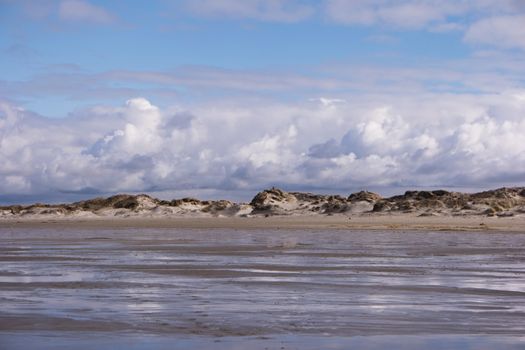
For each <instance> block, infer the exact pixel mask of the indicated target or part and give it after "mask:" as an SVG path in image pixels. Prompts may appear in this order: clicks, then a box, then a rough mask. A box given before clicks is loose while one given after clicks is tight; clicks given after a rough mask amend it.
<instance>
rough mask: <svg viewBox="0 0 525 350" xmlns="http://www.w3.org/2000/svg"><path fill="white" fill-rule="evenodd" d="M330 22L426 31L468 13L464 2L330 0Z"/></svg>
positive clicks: (328, 5) (328, 6) (327, 7)
mask: <svg viewBox="0 0 525 350" xmlns="http://www.w3.org/2000/svg"><path fill="white" fill-rule="evenodd" d="M325 6H326V14H327V16H328V18H329V19H331V20H333V21H335V22H339V23H343V24H358V25H374V24H386V25H392V26H395V27H402V28H415V29H417V28H423V27H425V26H427V25H428V24H430V23H436V22H445V21H446V19H447V17H448V16H450V15H456V14H460V13H462V12H465V11H466V10H467V9H468V7H466V6H465V2H462V1H459V2H458V1H432V0H429V1H428V0H427V1H415V0H404V1H392V0H327V1H326V5H325Z"/></svg>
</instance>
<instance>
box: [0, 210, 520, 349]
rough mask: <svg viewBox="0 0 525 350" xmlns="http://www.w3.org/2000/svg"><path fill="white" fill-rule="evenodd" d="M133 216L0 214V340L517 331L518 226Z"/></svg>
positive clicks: (447, 338) (507, 337) (374, 339)
mask: <svg viewBox="0 0 525 350" xmlns="http://www.w3.org/2000/svg"><path fill="white" fill-rule="evenodd" d="M238 220H243V219H238ZM250 220H251V219H250ZM261 220H267V219H266V218H265V219H261ZM338 220H340V219H338ZM352 220H353V219H352ZM497 220H498V219H495V222H499V221H497ZM349 221H350V220H349ZM112 222H117V221H112ZM141 222H142V223H143V227H139V228H137V227H135V228H129V227H128V226H127V225H129V224H130V222H129V221H126V222H125V220H123V221H119V222H118V224H110V225H104V223H103V222H101V221H86V224H85V225H84V224H82V225H80V227H81V228H78V226H77V228H76V229H73V226H69V224H64V223H63V222H60V223H52V222H49V223H47V224H44V225H41V224H39V223H30V224H28V223H27V222H26V223H23V224H19V225H12V226H5V225H4V226H3V227H1V228H0V348H2V349H24V348H31V342H34V343H37V344H40V345H41V348H43V349H48V348H49V349H52V348H85V349H88V348H115V347H128V348H133V349H145V348H148V347H151V346H157V347H158V348H166V349H167V348H176V349H190V348H194V347H199V348H223V349H230V348H246V346H248V347H250V348H255V349H257V348H261V349H263V348H276V349H281V348H287V349H288V348H300V349H303V348H311V349H314V348H320V347H323V348H337V349H339V348H341V349H342V348H348V347H349V346H358V348H363V349H366V348H368V349H387V348H390V346H391V344H400V345H403V347H406V348H410V347H412V348H414V349H415V348H421V347H425V348H428V349H432V348H433V345H432V344H434V345H435V344H441V345H440V346H442V345H443V344H448V347H447V348H457V349H460V348H465V347H466V345H468V346H470V347H473V348H476V349H478V348H487V349H488V348H499V349H506V348H508V349H518V348H523V345H524V341H525V340H524V338H522V335H523V334H525V323H524V322H523V320H524V319H525V248H524V247H525V233H523V232H521V233H520V232H496V231H486V230H483V231H479V230H477V229H474V227H472V228H471V229H470V230H469V231H470V232H454V231H418V230H416V227H411V228H412V230H403V229H401V228H398V229H397V230H384V229H383V230H382V229H380V228H379V227H378V228H376V229H375V230H358V229H355V227H352V228H353V229H352V230H349V229H348V228H345V227H343V226H341V225H343V223H342V222H341V223H339V224H338V223H337V221H336V220H334V221H333V222H330V223H329V224H327V223H326V222H324V223H323V225H339V226H336V227H331V226H328V227H327V226H322V227H321V228H317V227H315V226H313V221H312V222H306V224H308V225H310V226H309V228H307V229H305V228H301V226H293V227H290V226H286V227H288V228H287V229H283V228H281V226H279V229H268V228H267V229H260V228H259V227H258V226H257V225H259V224H260V222H261V221H260V220H252V221H250V222H251V223H252V224H251V225H252V226H249V227H244V226H243V227H239V226H234V225H232V223H236V222H237V221H235V220H229V221H224V223H227V224H228V225H229V226H227V228H213V229H212V228H209V227H207V226H205V225H204V226H198V225H197V224H195V223H196V222H200V223H201V224H199V225H203V224H202V222H203V221H202V220H200V219H199V220H193V221H192V220H186V221H185V220H176V221H172V220H167V221H165V222H163V224H165V225H166V227H164V228H162V226H161V227H160V228H159V227H158V226H157V227H154V228H152V227H151V226H152V225H148V224H150V223H151V222H148V220H142V221H141ZM155 222H156V223H157V224H156V225H158V223H159V221H158V220H156V221H155ZM174 222H176V223H177V225H174ZM210 222H211V221H210ZM213 222H219V221H218V220H214V221H213ZM272 222H273V223H274V224H276V225H277V223H278V222H279V225H282V223H283V222H289V221H286V220H283V221H279V220H273V221H272ZM292 223H294V224H297V225H299V223H297V222H296V221H293V220H292ZM133 224H136V223H133ZM426 224H428V222H426ZM455 224H457V223H455ZM472 224H475V222H473V223H472ZM71 225H73V223H72V224H71ZM289 225H291V224H289ZM462 225H463V226H462V227H467V226H466V223H462ZM488 225H490V222H489V224H488ZM312 226H313V227H312ZM38 227H39V228H38ZM439 229H443V228H439ZM131 339H134V340H133V342H132V344H133V346H131V345H130V344H131V343H130V342H131ZM28 342H29V343H28ZM174 342H175V343H176V344H178V345H177V346H174V345H173V344H174ZM128 343H129V344H128ZM46 344H47V345H46ZM126 344H128V345H130V346H127V345H126ZM137 344H138V345H137ZM140 344H142V345H140ZM170 344H171V347H170ZM410 344H412V345H410ZM435 348H440V347H435Z"/></svg>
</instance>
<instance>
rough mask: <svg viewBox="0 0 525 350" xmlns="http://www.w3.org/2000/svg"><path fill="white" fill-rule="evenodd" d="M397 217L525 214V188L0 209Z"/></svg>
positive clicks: (31, 213)
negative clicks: (393, 215)
mask: <svg viewBox="0 0 525 350" xmlns="http://www.w3.org/2000/svg"><path fill="white" fill-rule="evenodd" d="M338 214H345V215H370V216H373V215H392V214H411V215H416V216H437V215H439V216H447V215H451V216H460V215H461V216H467V215H485V216H499V217H510V216H515V215H524V216H525V188H524V187H515V188H499V189H496V190H490V191H484V192H479V193H461V192H449V191H444V190H435V191H407V192H405V193H404V194H403V195H398V196H393V197H388V198H383V197H381V196H380V195H378V194H376V193H373V192H368V191H360V192H356V193H352V194H350V195H349V196H348V197H343V196H340V195H324V194H313V193H304V192H286V191H283V190H281V189H278V188H275V187H272V188H270V189H267V190H264V191H261V192H259V193H257V195H255V197H254V198H253V199H252V200H251V202H250V203H249V204H246V203H234V202H231V201H227V200H216V201H207V200H204V201H203V200H199V199H195V198H182V199H174V200H160V199H157V198H153V197H151V196H149V195H146V194H139V195H129V194H119V195H115V196H111V197H107V198H105V197H99V198H93V199H89V200H85V201H80V202H75V203H71V204H56V205H53V204H40V203H36V204H32V205H28V206H21V205H11V206H3V207H0V218H19V217H27V218H32V217H36V218H38V217H53V218H57V217H112V216H117V217H118V216H120V217H132V216H138V217H170V216H173V217H181V216H210V217H220V216H271V215H338Z"/></svg>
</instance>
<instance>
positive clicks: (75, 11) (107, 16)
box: [58, 0, 115, 24]
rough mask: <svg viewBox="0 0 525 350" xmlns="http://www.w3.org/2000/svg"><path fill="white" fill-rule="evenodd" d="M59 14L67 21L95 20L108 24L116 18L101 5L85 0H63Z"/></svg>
mask: <svg viewBox="0 0 525 350" xmlns="http://www.w3.org/2000/svg"><path fill="white" fill-rule="evenodd" d="M58 15H59V17H60V18H61V19H63V20H67V21H73V22H75V21H79V22H94V23H103V24H108V23H112V22H113V21H114V20H115V18H114V17H113V15H112V14H111V13H109V12H108V11H107V10H105V9H104V8H102V7H100V6H96V5H93V4H91V3H89V2H87V1H83V0H63V1H61V3H60V5H59V8H58Z"/></svg>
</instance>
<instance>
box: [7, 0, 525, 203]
mask: <svg viewBox="0 0 525 350" xmlns="http://www.w3.org/2000/svg"><path fill="white" fill-rule="evenodd" d="M0 23H1V27H0V103H2V109H1V110H0V141H1V142H0V160H1V161H3V164H4V167H3V169H0V178H2V179H4V183H5V185H4V186H5V188H4V189H3V192H4V193H5V194H6V195H9V196H10V197H9V198H15V199H16V198H19V197H17V196H30V197H31V198H33V197H34V196H37V197H38V196H41V197H43V198H51V197H53V196H55V195H56V194H57V193H77V194H80V195H82V194H84V193H89V194H92V193H114V192H121V191H127V192H135V191H149V192H155V193H157V192H159V193H161V194H162V193H165V194H166V195H168V194H170V195H171V194H177V193H182V192H184V193H188V192H189V193H192V191H193V192H199V191H201V192H202V191H204V192H205V193H206V194H207V195H213V194H214V193H219V194H223V193H228V192H231V193H233V192H235V191H240V192H242V191H252V190H254V189H259V188H261V187H264V186H267V185H273V184H280V185H283V186H288V187H293V188H306V189H326V190H332V191H338V192H345V191H348V190H351V189H359V188H361V187H370V188H377V189H378V190H383V191H394V190H396V189H397V188H400V187H405V186H408V187H410V186H412V187H429V186H431V187H432V186H439V187H465V188H478V187H480V188H481V187H486V186H499V185H509V184H510V185H512V184H522V183H523V181H524V179H525V158H524V156H523V153H524V152H522V151H525V149H522V148H523V147H524V146H522V144H523V142H520V138H521V137H524V136H525V134H522V133H523V132H525V124H524V121H523V119H524V115H523V111H524V108H525V107H524V106H523V103H524V102H523V96H524V91H525V64H524V63H523V62H525V29H523V23H525V4H524V3H523V1H519V0H503V1H489V0H479V1H472V0H459V1H447V0H445V1H435V0H399V1H391V0H368V1H365V0H324V1H300V0H246V1H240V0H193V1H185V0H179V1H161V0H159V1H140V0H135V1H124V0H114V1H95V0H89V1H88V0H40V1H29V0H19V1H15V0H0ZM137 116H140V118H139V117H137ZM137 118H138V119H137ZM141 118H144V119H145V120H146V121H147V122H146V121H144V120H142V119H141ZM253 127H255V129H253ZM133 128H135V129H133ZM170 128H171V129H170ZM165 131H166V132H167V131H169V132H168V133H165ZM57 132H62V133H66V134H67V137H63V138H58V137H56V133H57ZM491 137H492V138H493V139H494V141H490V140H489V141H487V140H486V138H491ZM500 138H503V139H500ZM145 140H146V141H147V142H146V141H145ZM232 140H235V142H232ZM181 142H182V143H184V144H185V145H186V146H185V147H180V143H181ZM152 145H153V146H152ZM505 147H506V148H505ZM95 148H96V149H100V150H103V151H100V150H99V151H97V152H94V151H93V150H94V149H95ZM145 149H146V150H145ZM93 152H94V153H93ZM502 152H506V154H502ZM483 155H485V157H484V158H483V157H482V156H483ZM487 155H488V156H487ZM141 162H142V163H141ZM140 164H144V166H145V167H146V168H144V167H141V166H140ZM496 165H497V167H496ZM484 167H488V168H491V169H498V170H493V171H487V170H486V169H484ZM88 168H89V169H98V172H96V173H97V174H101V175H100V176H107V177H108V178H103V179H98V180H97V181H93V179H91V178H90V177H89V176H87V175H86V176H82V175H81V173H82V171H85V169H88ZM123 169H124V170H123ZM211 173H213V175H210V174H211ZM103 174H105V175H103ZM115 176H117V177H118V176H121V177H122V178H124V179H126V180H123V181H120V183H115V182H114V181H113V180H112V177H115ZM174 179H177V181H175V180H174ZM8 184H10V185H8ZM0 189H1V188H0ZM20 198H22V197H20Z"/></svg>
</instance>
